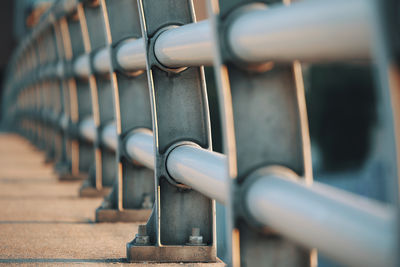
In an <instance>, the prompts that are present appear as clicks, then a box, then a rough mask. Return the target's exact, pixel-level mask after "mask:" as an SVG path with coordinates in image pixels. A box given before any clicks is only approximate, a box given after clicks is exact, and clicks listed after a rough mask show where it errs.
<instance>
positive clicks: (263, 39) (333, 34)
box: [74, 0, 373, 77]
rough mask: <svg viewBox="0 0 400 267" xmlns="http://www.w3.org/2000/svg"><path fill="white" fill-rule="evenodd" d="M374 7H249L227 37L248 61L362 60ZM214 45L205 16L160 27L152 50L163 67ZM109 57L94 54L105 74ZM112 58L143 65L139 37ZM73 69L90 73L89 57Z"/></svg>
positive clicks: (192, 59)
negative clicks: (164, 27) (177, 24)
mask: <svg viewBox="0 0 400 267" xmlns="http://www.w3.org/2000/svg"><path fill="white" fill-rule="evenodd" d="M372 6H373V5H372V4H371V1H368V0H366V1H364V0H351V1H345V0H340V1H339V2H337V1H336V2H334V3H333V2H331V1H305V2H301V3H296V4H293V5H291V6H290V7H286V6H283V5H279V6H273V7H271V8H269V9H266V8H257V9H250V10H249V11H243V12H242V14H240V15H238V16H237V17H236V18H235V19H234V20H233V22H232V24H231V25H230V26H229V27H228V36H227V39H228V43H229V46H230V48H231V50H232V52H233V53H234V55H235V56H236V57H237V58H238V59H240V60H243V61H244V62H248V63H260V62H265V61H269V60H274V61H293V60H295V59H298V60H304V61H338V60H349V59H350V60H351V59H355V60H365V59H369V57H370V56H369V55H370V44H371V42H370V41H371V40H370V39H371V37H370V32H371V29H370V27H371V25H370V23H369V20H370V19H371V15H370V13H371V12H370V9H371V8H372ZM310 10H312V12H310ZM343 40H347V41H345V42H344V41H343ZM212 45H213V43H212V36H211V30H210V22H209V21H208V20H205V21H201V22H199V23H190V24H187V25H184V26H180V27H176V28H172V29H169V30H166V31H164V32H163V33H162V34H160V36H159V37H158V38H157V40H156V42H155V46H154V50H155V55H156V57H157V60H159V61H160V63H161V64H163V65H165V66H166V67H170V68H177V67H182V66H201V65H211V64H212ZM109 59H110V57H109V55H108V50H107V49H105V48H104V49H101V50H99V52H97V53H96V55H95V57H94V67H95V69H96V71H98V72H100V73H106V72H107V71H108V70H109V68H110V65H111V63H110V60H109ZM116 59H117V62H118V64H119V65H120V66H121V67H122V68H123V69H125V70H128V71H132V70H143V69H145V67H146V52H145V47H144V42H143V39H142V38H139V39H129V40H127V41H125V42H123V43H122V44H121V45H120V47H119V48H118V50H117V52H116ZM74 70H75V72H76V74H77V75H78V76H83V77H85V76H88V75H89V60H88V57H87V56H85V55H83V56H80V57H78V59H77V60H76V61H75V64H74Z"/></svg>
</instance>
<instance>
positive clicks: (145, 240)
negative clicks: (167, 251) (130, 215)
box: [135, 224, 150, 246]
mask: <svg viewBox="0 0 400 267" xmlns="http://www.w3.org/2000/svg"><path fill="white" fill-rule="evenodd" d="M135 244H136V245H139V246H145V245H148V244H150V237H149V236H148V235H147V229H146V225H145V224H141V225H139V228H138V233H137V234H136V237H135Z"/></svg>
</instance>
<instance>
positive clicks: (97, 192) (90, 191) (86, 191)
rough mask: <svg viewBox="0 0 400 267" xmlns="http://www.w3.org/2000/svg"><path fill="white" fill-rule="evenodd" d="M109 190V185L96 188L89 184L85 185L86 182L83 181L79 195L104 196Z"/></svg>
mask: <svg viewBox="0 0 400 267" xmlns="http://www.w3.org/2000/svg"><path fill="white" fill-rule="evenodd" d="M110 192H111V188H110V187H103V188H101V189H97V188H95V187H93V186H91V185H87V183H85V182H83V184H82V187H81V188H80V189H79V196H80V197H93V198H95V197H105V196H107V195H108V194H109V193H110Z"/></svg>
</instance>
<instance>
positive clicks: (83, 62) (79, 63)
mask: <svg viewBox="0 0 400 267" xmlns="http://www.w3.org/2000/svg"><path fill="white" fill-rule="evenodd" d="M73 68H74V73H75V75H77V76H79V77H82V78H86V77H88V76H89V74H90V60H89V56H88V55H86V54H83V55H81V56H79V57H78V58H77V59H76V60H75V62H74V65H73Z"/></svg>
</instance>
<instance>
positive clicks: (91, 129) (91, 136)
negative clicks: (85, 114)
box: [79, 118, 96, 142]
mask: <svg viewBox="0 0 400 267" xmlns="http://www.w3.org/2000/svg"><path fill="white" fill-rule="evenodd" d="M79 134H80V135H81V136H82V137H83V138H84V139H85V140H87V141H89V142H94V141H95V140H96V125H95V124H94V121H93V119H92V118H85V119H83V120H82V121H81V123H80V124H79Z"/></svg>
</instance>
